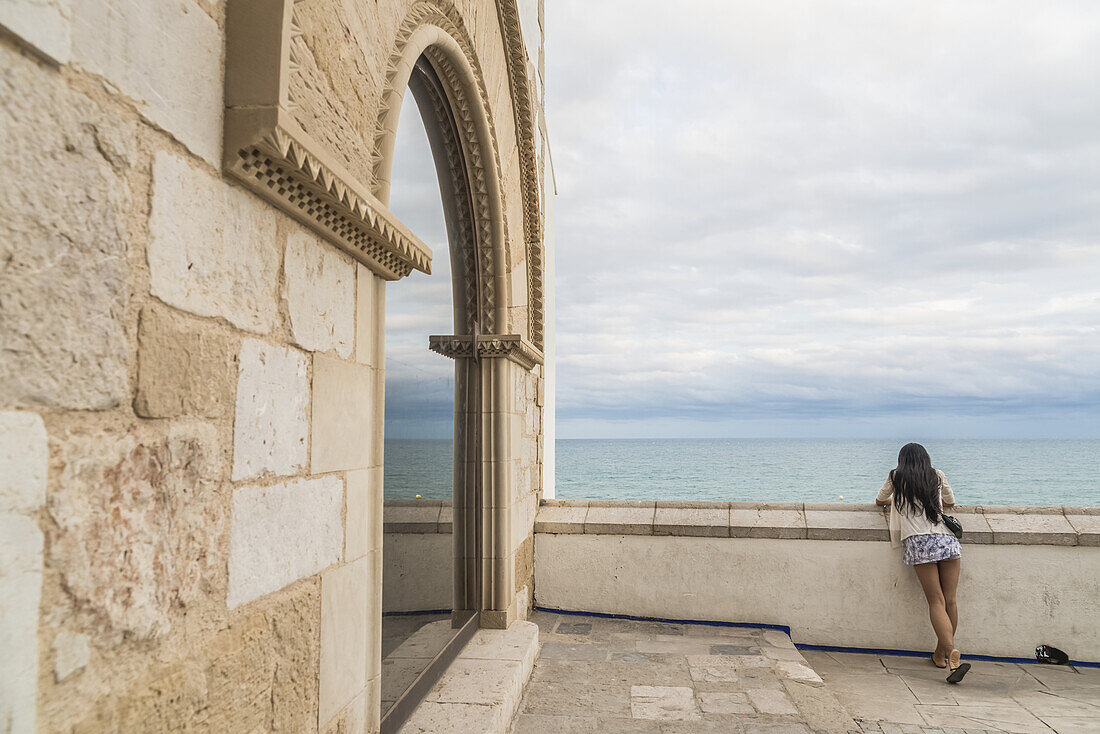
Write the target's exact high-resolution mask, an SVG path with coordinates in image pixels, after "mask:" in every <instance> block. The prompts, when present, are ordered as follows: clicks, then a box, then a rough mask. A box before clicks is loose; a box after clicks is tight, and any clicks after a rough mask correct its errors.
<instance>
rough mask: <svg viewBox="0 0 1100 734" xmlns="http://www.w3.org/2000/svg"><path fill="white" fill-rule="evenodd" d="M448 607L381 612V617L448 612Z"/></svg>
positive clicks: (449, 611)
mask: <svg viewBox="0 0 1100 734" xmlns="http://www.w3.org/2000/svg"><path fill="white" fill-rule="evenodd" d="M450 613H451V610H450V609H425V610H424V611H422V612H382V616H383V617H416V616H418V615H421V614H450Z"/></svg>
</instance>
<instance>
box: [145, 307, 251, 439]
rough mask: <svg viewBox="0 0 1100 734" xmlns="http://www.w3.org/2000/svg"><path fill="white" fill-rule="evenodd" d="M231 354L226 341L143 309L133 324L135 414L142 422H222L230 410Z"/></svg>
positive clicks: (211, 330)
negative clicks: (176, 419) (135, 336)
mask: <svg viewBox="0 0 1100 734" xmlns="http://www.w3.org/2000/svg"><path fill="white" fill-rule="evenodd" d="M236 377H237V370H236V355H235V354H234V353H233V349H232V347H231V346H230V343H229V336H228V335H227V334H226V333H224V332H223V331H221V330H220V329H217V328H214V327H210V326H209V325H202V326H196V325H193V324H188V323H187V322H186V321H185V320H184V318H183V317H181V316H179V315H177V314H172V313H170V312H169V310H168V309H166V308H162V307H158V306H146V307H145V308H143V309H142V310H141V321H140V323H139V325H138V381H137V397H136V399H135V400H134V412H135V413H137V414H138V415H140V416H143V417H145V418H173V417H176V416H181V415H194V416H202V417H205V418H223V417H225V416H228V415H229V414H230V413H231V412H232V410H233V388H234V383H235V381H236Z"/></svg>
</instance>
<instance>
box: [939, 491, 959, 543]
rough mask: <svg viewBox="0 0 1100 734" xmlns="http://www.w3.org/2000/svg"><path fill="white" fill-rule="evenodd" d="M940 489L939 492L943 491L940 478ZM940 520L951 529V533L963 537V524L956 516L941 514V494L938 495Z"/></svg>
mask: <svg viewBox="0 0 1100 734" xmlns="http://www.w3.org/2000/svg"><path fill="white" fill-rule="evenodd" d="M940 491H941V492H942V491H943V481H942V480H941V481H940ZM940 520H942V521H943V524H944V525H946V526H947V529H948V530H950V531H951V534H952V535H954V536H955V537H956V538H958V539H959V540H962V539H963V525H962V523H961V522H959V519H958V518H957V517H954V516H953V515H945V514H943V497H942V496H941V497H940Z"/></svg>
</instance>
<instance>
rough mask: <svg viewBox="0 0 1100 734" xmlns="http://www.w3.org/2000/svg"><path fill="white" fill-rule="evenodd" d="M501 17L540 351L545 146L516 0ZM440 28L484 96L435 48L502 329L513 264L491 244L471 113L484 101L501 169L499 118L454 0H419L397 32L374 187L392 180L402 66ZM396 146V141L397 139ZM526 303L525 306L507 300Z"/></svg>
mask: <svg viewBox="0 0 1100 734" xmlns="http://www.w3.org/2000/svg"><path fill="white" fill-rule="evenodd" d="M497 12H498V19H499V22H500V29H501V34H502V36H503V37H504V46H505V48H504V51H505V54H504V56H505V58H506V65H507V69H506V71H507V75H508V79H509V88H510V90H511V93H512V107H513V110H514V115H515V117H514V124H515V126H516V138H517V141H518V146H519V153H520V168H521V186H522V191H521V192H520V195H521V196H522V197H523V231H524V240H525V252H526V270H527V292H528V299H529V301H528V303H527V304H526V305H527V306H529V308H528V333H529V334H530V335H531V340H532V341H533V343H534V344H535V346H536V347H537V348H539V349H541V348H542V344H543V338H544V336H543V335H544V328H545V327H544V321H545V305H544V303H545V294H544V290H545V288H544V283H543V270H544V267H545V264H544V259H545V255H544V252H543V244H542V243H543V233H542V213H541V203H540V188H539V178H538V151H537V150H535V142H534V141H535V128H534V126H535V115H534V113H533V102H532V94H531V89H530V83H529V81H528V78H527V55H526V54H527V52H526V47H525V46H524V44H523V34H522V31H521V29H520V25H519V11H518V9H517V6H516V3H515V0H499V2H498V3H497ZM431 26H434V27H437V28H439V29H441V30H442V31H443V32H444V33H446V34H447V35H448V36H450V37H451V38H453V39H454V41H455V42H456V43H457V44H458V47H459V49H460V50H461V52H462V54H463V56H465V57H466V59H467V61H468V62H469V64H470V68H471V69H472V70H473V74H474V79H473V82H474V84H475V85H476V89H477V93H478V97H480V99H479V100H470V99H467V96H466V93H465V89H464V85H463V84H462V81H463V80H462V79H461V78H460V76H459V74H458V73H457V70H455V69H454V65H453V64H450V63H449V61H448V60H447V58H446V56H445V55H444V54H442V53H439V52H438V51H437V50H435V49H432V48H429V49H427V50H426V51H425V56H427V57H428V58H429V60H430V61H431V62H432V64H433V66H434V67H435V69H436V72H437V73H438V75H439V77H440V78H441V79H442V80H443V81H444V82H445V83H446V85H447V96H448V99H449V102H450V104H451V105H452V107H454V109H453V112H454V116H455V119H456V121H457V122H458V125H459V128H460V132H461V134H462V143H463V145H464V146H465V147H466V150H467V162H468V164H469V173H470V177H471V179H473V188H474V191H475V196H474V204H475V220H476V229H477V234H478V240H479V247H480V248H481V249H480V252H479V255H481V259H480V267H481V272H480V273H479V278H480V282H481V285H482V289H481V299H482V303H481V304H480V309H481V310H482V312H483V313H486V314H489V316H488V318H487V319H486V318H485V317H484V316H483V319H482V328H483V329H484V330H485V331H486V332H493V331H496V330H498V329H501V330H503V329H506V328H508V327H507V324H505V323H495V322H496V321H497V320H498V319H497V318H496V316H495V311H496V307H497V306H498V305H500V304H498V300H499V298H500V296H499V295H498V294H497V293H495V289H496V280H495V278H494V277H493V276H494V274H496V275H503V274H506V273H507V269H508V268H509V267H510V263H508V262H496V261H495V260H496V259H499V258H497V257H494V255H493V253H492V252H491V248H490V247H489V243H490V242H491V239H490V237H491V232H492V230H491V228H492V219H491V218H490V216H489V209H488V201H487V197H486V196H485V194H486V189H485V185H484V183H485V176H486V169H485V166H484V164H483V162H482V160H483V159H482V155H483V153H482V151H481V150H480V146H481V141H480V140H479V138H478V136H477V134H476V128H475V125H474V120H473V118H472V115H471V105H472V104H474V103H477V104H479V105H480V107H481V108H482V109H483V110H484V112H485V115H486V118H487V120H488V126H489V130H490V137H491V140H490V141H489V143H490V145H489V147H490V149H491V154H492V159H493V161H494V163H495V168H496V170H497V172H498V175H499V174H500V173H501V172H502V171H503V169H502V167H501V161H500V154H499V151H498V150H497V146H496V142H497V141H496V133H495V123H494V121H493V112H492V109H491V107H490V104H489V95H488V92H487V89H486V85H485V79H484V74H483V72H482V69H481V66H480V62H479V60H478V57H477V54H476V53H475V51H474V47H473V42H472V40H471V38H470V35H469V33H468V32H467V30H466V28H465V25H464V24H463V22H462V17H461V15H460V14H459V13H458V11H457V10H456V9H455V8H454V7H453V6H452V5H451V4H450V3H447V2H442V1H435V0H426V1H425V2H420V3H417V4H416V5H414V6H413V8H412V9H411V10H410V11H409V13H408V15H407V16H406V17H405V19H404V21H403V22H402V24H401V27H400V29H399V30H398V32H397V36H396V38H395V40H394V51H393V53H392V54H391V55H390V59H389V64H388V68H387V72H386V77H385V78H386V82H385V84H386V86H385V89H384V91H383V93H382V104H381V107H380V109H379V113H378V122H377V127H376V133H375V145H374V154H375V156H376V157H375V161H374V164H373V168H374V179H375V180H374V185H375V191H376V192H377V191H379V187H380V186H382V187H384V186H385V183H384V182H385V181H386V180H388V172H389V165H390V161H389V160H388V157H389V155H390V154H391V152H392V147H391V145H387V136H389V135H392V132H393V131H392V130H390V129H389V127H388V123H389V122H390V116H391V115H392V113H393V111H394V110H395V109H397V108H399V106H400V104H401V99H402V91H403V90H402V89H401V88H400V86H401V84H402V83H403V80H404V73H403V69H404V68H405V65H406V64H408V62H409V59H408V58H407V56H408V54H407V50H408V46H409V44H410V42H412V41H413V39H414V38H415V37H416V34H417V32H418V31H419V30H420V29H422V28H424V27H431ZM390 143H391V144H392V141H390ZM498 188H499V190H500V196H501V209H502V211H507V210H508V207H507V203H506V201H504V197H505V196H506V192H505V190H504V187H503V185H501V186H499V187H498ZM505 229H506V231H505V232H504V233H503V234H504V238H505V254H507V252H508V232H507V228H505ZM507 305H516V306H519V305H525V304H518V303H517V304H507Z"/></svg>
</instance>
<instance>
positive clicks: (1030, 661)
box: [535, 606, 1100, 668]
mask: <svg viewBox="0 0 1100 734" xmlns="http://www.w3.org/2000/svg"><path fill="white" fill-rule="evenodd" d="M535 609H536V610H538V611H540V612H550V613H552V614H567V615H571V616H574V617H598V618H600V619H630V620H634V621H638V622H668V623H670V624H699V625H704V626H707V627H742V628H746V629H768V630H779V631H780V632H783V633H784V634H786V635H787V636H788V637H790V636H791V628H790V627H787V626H785V625H782V624H758V623H755V622H718V621H715V620H711V619H672V618H669V617H640V616H635V615H633V614H608V613H606V612H578V611H574V610H571V609H555V608H553V607H541V606H535ZM795 647H797V648H798V649H799V650H822V651H824V652H854V653H862V654H864V655H893V656H895V657H907V658H926V657H928V653H927V652H918V651H916V650H894V649H892V648H888V647H843V646H841V645H811V644H802V643H797V642H796V643H795ZM963 659H964V660H974V661H978V662H986V663H1022V664H1024V665H1038V664H1039V663H1038V661H1037V660H1035V658H1014V657H1007V656H1001V655H963ZM1069 663H1070V665H1072V666H1074V667H1077V668H1100V663H1094V662H1089V661H1085V660H1070V661H1069Z"/></svg>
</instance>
